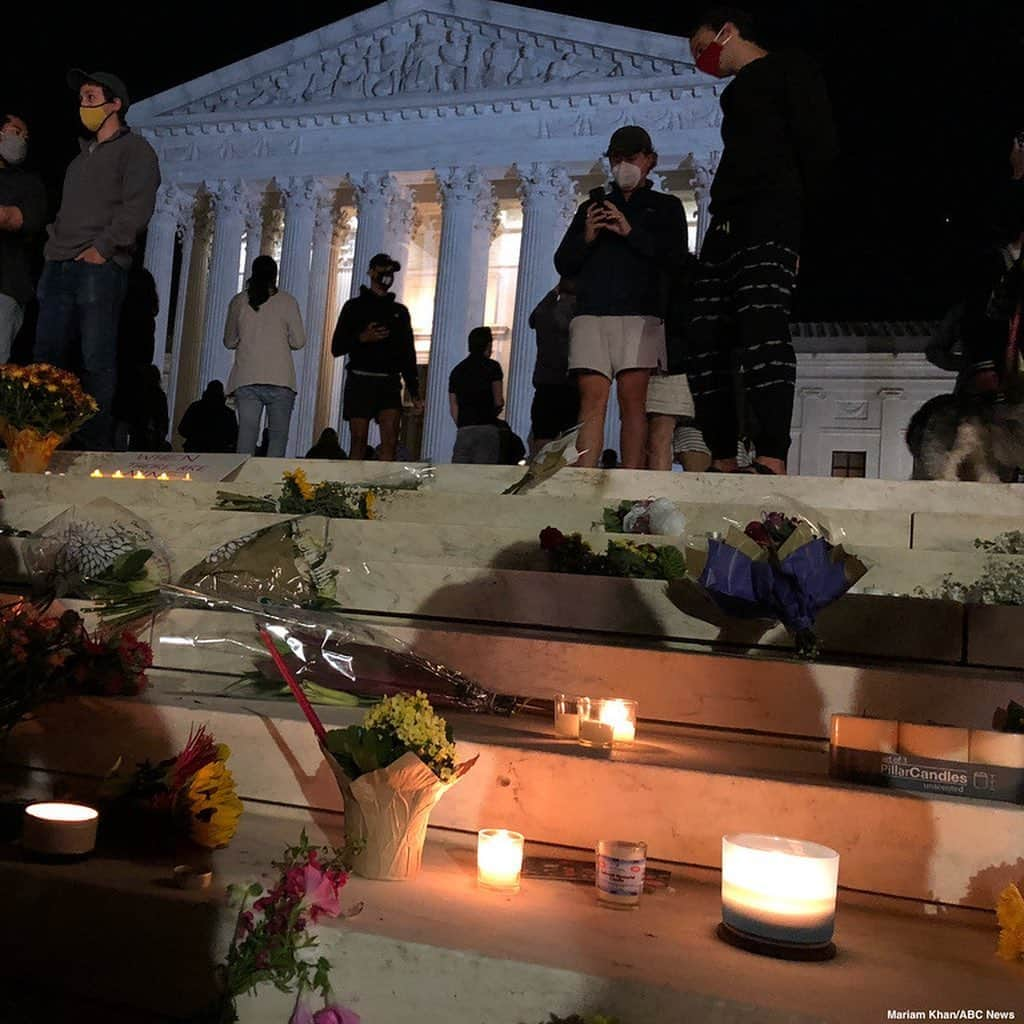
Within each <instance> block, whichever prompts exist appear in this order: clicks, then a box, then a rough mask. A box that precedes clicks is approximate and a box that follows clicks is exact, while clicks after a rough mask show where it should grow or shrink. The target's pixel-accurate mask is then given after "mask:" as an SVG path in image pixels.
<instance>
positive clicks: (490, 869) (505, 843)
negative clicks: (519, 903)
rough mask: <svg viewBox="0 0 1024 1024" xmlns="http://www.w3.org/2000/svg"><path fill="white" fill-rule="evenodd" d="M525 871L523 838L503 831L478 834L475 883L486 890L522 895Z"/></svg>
mask: <svg viewBox="0 0 1024 1024" xmlns="http://www.w3.org/2000/svg"><path fill="white" fill-rule="evenodd" d="M522 870H523V837H522V834H521V833H519V832H509V831H508V830H507V829H504V828H484V829H481V830H480V831H479V832H478V833H477V840H476V881H477V885H479V886H481V887H482V888H484V889H495V890H497V891H499V892H519V876H520V874H521V873H522Z"/></svg>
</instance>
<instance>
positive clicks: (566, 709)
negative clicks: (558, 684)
mask: <svg viewBox="0 0 1024 1024" xmlns="http://www.w3.org/2000/svg"><path fill="white" fill-rule="evenodd" d="M555 735H556V736H562V737H564V738H565V739H570V740H575V739H578V738H579V735H580V710H579V698H578V697H573V696H571V695H570V694H568V693H556V694H555Z"/></svg>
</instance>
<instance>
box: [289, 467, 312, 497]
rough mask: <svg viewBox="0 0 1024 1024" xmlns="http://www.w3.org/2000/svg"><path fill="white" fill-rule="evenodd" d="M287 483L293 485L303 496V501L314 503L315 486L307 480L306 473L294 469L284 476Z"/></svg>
mask: <svg viewBox="0 0 1024 1024" xmlns="http://www.w3.org/2000/svg"><path fill="white" fill-rule="evenodd" d="M283 476H284V480H285V482H286V483H290V484H293V485H294V487H295V489H296V490H297V491H298V492H299V494H300V495H301V496H302V500H303V501H312V500H313V495H314V493H315V492H314V490H313V485H312V484H311V483H310V482H309V480H308V479H307V478H306V471H305V470H303V469H293V470H292V471H291V472H290V473H285V474H283Z"/></svg>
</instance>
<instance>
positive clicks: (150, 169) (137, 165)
mask: <svg viewBox="0 0 1024 1024" xmlns="http://www.w3.org/2000/svg"><path fill="white" fill-rule="evenodd" d="M81 146H82V151H81V153H79V154H78V156H76V157H75V159H74V160H72V161H71V163H70V164H68V169H67V172H66V174H65V175H64V193H63V196H62V197H61V202H60V209H59V210H58V211H57V219H56V220H55V221H54V222H53V223H52V224H51V225H50V228H49V231H50V238H49V241H48V242H47V243H46V249H45V250H44V253H43V255H45V257H46V258H47V259H48V260H73V259H74V258H75V257H76V256H77V255H78V254H79V253H82V252H85V250H86V249H88V248H89V247H90V246H94V247H95V248H96V250H97V251H98V252H99V254H100V255H101V256H104V257H106V259H108V260H113V261H114V262H115V263H118V264H119V265H120V266H122V267H125V268H126V269H127V268H128V267H129V266H131V262H132V254H133V253H134V252H135V247H136V245H137V244H138V240H139V235H141V234H142V232H143V231H145V230H146V225H147V224H148V223H149V218H150V217H152V216H153V208H154V207H155V206H156V190H157V188H158V187H159V185H160V166H159V162H158V161H157V157H156V152H155V151H154V150H153V147H152V146H151V145H150V144H149V143H148V142H147V141H146V140H145V139H144V138H143V137H142V136H141V135H136V134H135V133H134V132H133V131H132V130H131V129H130V128H122V129H121V131H120V132H119V133H118V134H117V135H115V136H114V137H113V138H112V139H108V140H107V141H106V142H101V143H99V144H98V145H97V144H96V140H95V139H82V140H81Z"/></svg>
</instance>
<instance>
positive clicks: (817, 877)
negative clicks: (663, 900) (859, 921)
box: [722, 834, 839, 945]
mask: <svg viewBox="0 0 1024 1024" xmlns="http://www.w3.org/2000/svg"><path fill="white" fill-rule="evenodd" d="M838 882H839V854H838V853H836V852H835V850H830V849H829V848H828V847H827V846H819V845H818V844H817V843H808V842H803V841H802V840H799V839H783V838H780V837H779V836H763V835H751V834H741V835H732V836H723V837H722V920H723V921H724V922H725V924H727V925H729V926H730V927H732V928H734V929H736V930H737V931H739V932H741V933H743V934H744V935H750V936H754V937H756V938H759V939H767V940H769V941H776V942H786V943H793V944H797V945H810V944H815V945H816V944H819V943H827V942H830V941H831V939H832V933H833V931H834V928H835V912H836V888H837V886H838Z"/></svg>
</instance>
